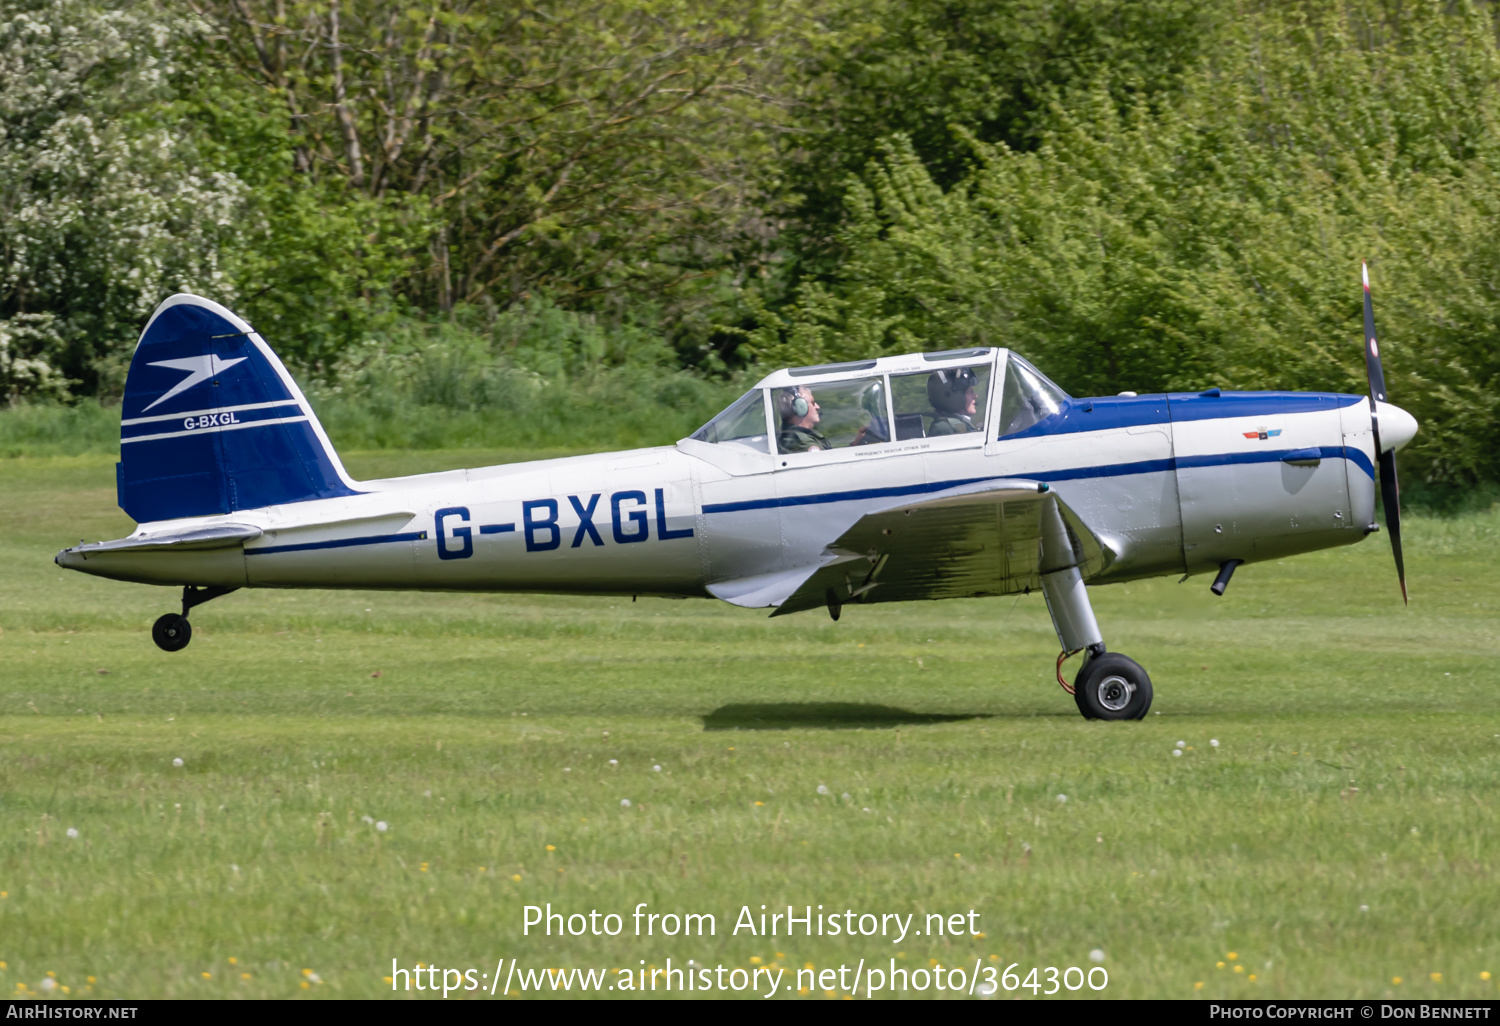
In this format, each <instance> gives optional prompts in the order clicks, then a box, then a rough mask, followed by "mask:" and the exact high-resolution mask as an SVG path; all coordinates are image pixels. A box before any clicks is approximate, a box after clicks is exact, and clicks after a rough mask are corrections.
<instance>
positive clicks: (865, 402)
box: [849, 380, 891, 445]
mask: <svg viewBox="0 0 1500 1026" xmlns="http://www.w3.org/2000/svg"><path fill="white" fill-rule="evenodd" d="M859 405H860V406H861V407H862V408H863V409H864V411H865V412H866V413H867V414H869V415H870V419H869V421H867V422H866V423H865V426H864V427H862V428H860V429H859V431H858V432H857V433H856V434H855V436H854V441H852V442H850V443H849V444H850V445H873V444H875V443H876V442H889V441H890V440H891V432H890V428H888V427H887V426H886V423H885V387H884V386H883V385H882V384H881V383H880V382H879V381H878V380H877V381H875V382H874V383H872V384H871V385H870V387H868V388H866V389H865V390H864V391H863V392H862V393H860V396H859Z"/></svg>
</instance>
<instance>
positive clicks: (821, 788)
mask: <svg viewBox="0 0 1500 1026" xmlns="http://www.w3.org/2000/svg"><path fill="white" fill-rule="evenodd" d="M818 793H819V794H827V793H828V785H827V784H819V785H818Z"/></svg>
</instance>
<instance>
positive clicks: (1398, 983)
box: [1391, 976, 1401, 987]
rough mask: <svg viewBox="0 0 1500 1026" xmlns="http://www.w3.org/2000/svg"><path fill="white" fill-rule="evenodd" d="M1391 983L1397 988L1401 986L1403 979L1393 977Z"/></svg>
mask: <svg viewBox="0 0 1500 1026" xmlns="http://www.w3.org/2000/svg"><path fill="white" fill-rule="evenodd" d="M1391 983H1392V985H1394V986H1397V987H1399V986H1401V977H1399V976H1392V977H1391Z"/></svg>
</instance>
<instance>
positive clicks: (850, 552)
mask: <svg viewBox="0 0 1500 1026" xmlns="http://www.w3.org/2000/svg"><path fill="white" fill-rule="evenodd" d="M1044 538H1045V539H1046V542H1045V544H1044ZM1114 554H1115V553H1114V546H1111V545H1109V544H1107V542H1106V541H1104V540H1102V539H1101V538H1100V537H1098V536H1097V535H1095V534H1094V533H1093V532H1092V531H1090V530H1089V529H1088V527H1087V526H1086V525H1085V524H1084V523H1083V521H1082V520H1081V519H1080V518H1079V517H1078V516H1077V515H1076V514H1075V513H1074V512H1073V511H1072V510H1070V509H1068V507H1067V506H1066V505H1064V504H1063V503H1062V502H1061V501H1060V500H1059V499H1058V498H1057V496H1056V495H1055V494H1053V493H1051V492H1050V491H1049V489H1048V486H1047V485H1045V484H1042V483H1039V482H1036V481H1018V480H1002V481H989V482H982V483H980V484H976V485H967V486H964V487H961V488H954V489H950V490H948V491H945V492H939V493H937V494H935V495H932V496H928V497H926V498H924V499H922V500H921V501H917V502H902V503H899V504H896V505H892V506H889V507H886V508H883V509H878V510H874V511H872V512H869V513H866V514H865V515H864V516H863V517H861V518H860V519H859V520H858V521H856V522H855V524H854V525H853V526H852V527H850V528H849V529H848V530H847V531H845V532H844V533H843V534H842V535H840V536H839V537H838V538H837V539H835V540H834V541H833V542H831V543H830V544H829V545H828V547H827V548H826V549H825V550H824V551H823V553H822V559H821V561H820V562H819V563H818V564H817V565H816V566H810V567H801V568H798V569H795V570H786V571H780V572H777V573H772V574H764V575H761V576H759V577H754V578H744V579H741V580H738V581H726V582H721V583H719V584H716V585H712V586H711V587H710V589H709V590H710V591H711V592H712V593H713V594H714V595H716V596H717V597H719V598H722V599H725V600H726V601H729V602H734V603H735V604H737V605H746V606H765V605H774V606H776V607H777V609H776V612H775V613H773V614H772V615H773V616H780V615H782V614H783V613H795V612H799V611H800V610H803V609H813V608H816V607H818V606H823V605H827V604H829V593H830V592H832V594H833V598H834V601H835V602H836V603H838V604H843V603H847V602H910V601H915V600H919V599H940V598H965V597H972V596H979V595H1006V594H1013V593H1015V592H1021V591H1029V590H1031V589H1033V588H1039V587H1041V573H1042V572H1043V570H1044V569H1045V570H1048V571H1050V570H1056V569H1062V568H1063V567H1065V566H1078V567H1079V568H1080V569H1081V570H1082V571H1083V575H1084V576H1085V577H1090V576H1092V575H1094V574H1096V573H1098V572H1099V571H1100V570H1102V569H1104V567H1106V566H1108V565H1109V563H1110V562H1112V561H1113V559H1114Z"/></svg>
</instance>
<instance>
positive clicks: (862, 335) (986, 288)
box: [751, 0, 1500, 480]
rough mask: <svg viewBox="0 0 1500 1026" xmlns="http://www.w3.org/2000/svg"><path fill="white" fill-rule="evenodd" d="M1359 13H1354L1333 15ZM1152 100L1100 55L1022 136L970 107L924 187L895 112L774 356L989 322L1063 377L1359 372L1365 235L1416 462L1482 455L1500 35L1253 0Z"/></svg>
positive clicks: (1465, 18)
mask: <svg viewBox="0 0 1500 1026" xmlns="http://www.w3.org/2000/svg"><path fill="white" fill-rule="evenodd" d="M1356 30H1358V31H1356ZM1213 53H1214V56H1213V59H1212V60H1211V61H1204V62H1203V63H1202V64H1201V65H1200V66H1199V67H1198V68H1196V69H1195V71H1194V72H1193V74H1191V75H1190V76H1187V77H1186V78H1185V80H1184V82H1183V85H1182V90H1181V95H1180V97H1179V98H1178V99H1177V100H1176V101H1175V102H1173V103H1172V104H1169V105H1164V106H1162V107H1160V108H1159V109H1158V108H1157V107H1155V106H1154V105H1153V104H1152V103H1151V102H1149V101H1148V100H1146V99H1140V100H1137V101H1135V102H1132V103H1131V104H1129V105H1127V106H1126V108H1125V109H1123V110H1122V109H1120V106H1119V105H1118V103H1117V102H1116V99H1115V93H1114V92H1113V91H1112V90H1111V82H1110V80H1109V73H1108V72H1107V71H1106V72H1101V74H1100V76H1099V77H1098V79H1097V80H1096V82H1095V84H1094V86H1093V88H1092V89H1091V90H1090V92H1089V93H1088V94H1087V95H1086V96H1084V97H1083V98H1081V99H1079V100H1077V101H1076V102H1075V103H1074V104H1073V105H1071V106H1068V107H1063V106H1058V107H1055V108H1054V110H1053V119H1052V122H1051V124H1050V127H1049V128H1048V130H1047V131H1046V132H1045V133H1044V135H1043V137H1042V141H1041V144H1040V145H1039V146H1038V147H1037V149H1036V150H1035V151H1033V152H1025V153H1023V152H1017V151H1015V150H1013V149H1011V148H1009V147H1007V146H1006V145H1004V144H1003V143H996V144H988V143H985V142H984V141H982V140H980V139H978V138H976V137H974V136H973V135H970V137H969V139H970V145H971V147H972V150H973V153H974V154H975V159H976V161H977V162H978V164H979V166H978V167H977V168H976V170H975V171H974V172H973V173H971V174H969V175H967V176H965V177H964V178H963V179H962V180H960V181H959V182H957V183H956V184H954V185H953V186H952V187H950V188H947V189H944V188H943V187H942V186H941V185H940V184H939V183H938V182H937V181H936V180H935V178H934V175H933V173H932V171H931V170H930V169H929V168H928V167H927V166H926V165H925V164H924V162H923V161H922V160H921V159H920V156H919V155H918V153H917V152H916V150H915V148H914V146H913V145H912V143H911V142H910V140H908V139H906V138H905V137H900V136H898V137H895V138H894V139H892V140H890V141H888V142H887V143H886V144H885V147H884V153H883V157H882V159H881V160H879V161H877V162H876V163H874V164H873V165H872V166H871V167H870V168H869V170H868V171H867V173H866V174H865V175H864V176H863V177H862V178H861V179H859V180H856V181H854V182H851V183H850V186H849V193H848V199H847V201H846V204H845V208H844V210H845V220H844V222H843V224H842V226H841V228H840V236H839V241H840V243H841V247H842V250H843V252H845V253H846V254H848V255H847V257H846V258H845V259H844V260H843V261H842V262H841V263H840V264H839V266H838V268H837V269H836V271H834V272H833V273H831V274H828V275H826V276H823V277H821V278H817V279H812V280H808V281H805V282H803V283H802V284H801V285H800V286H799V289H798V292H797V295H796V300H795V302H794V303H793V304H792V305H791V306H789V307H788V308H785V309H783V310H780V311H776V310H770V309H767V310H765V311H763V315H762V322H761V324H760V326H759V327H758V328H757V329H756V330H755V331H754V332H753V333H752V334H751V339H752V342H753V344H754V346H755V348H756V350H757V352H758V353H759V354H760V355H761V356H762V358H763V359H766V360H768V361H771V362H777V363H780V362H800V361H819V360H828V359H842V358H848V357H854V356H863V355H868V354H871V353H880V352H896V351H902V350H908V349H912V348H928V349H932V348H942V347H945V346H948V345H960V344H992V345H1009V346H1014V347H1016V348H1019V349H1020V350H1022V351H1023V352H1026V353H1027V354H1029V355H1031V356H1032V357H1033V358H1034V359H1036V360H1038V361H1040V362H1041V364H1042V365H1043V366H1044V367H1047V368H1048V369H1049V370H1050V371H1051V372H1052V373H1053V374H1054V375H1055V376H1057V377H1058V379H1059V381H1060V382H1061V383H1062V384H1064V386H1065V387H1068V388H1070V389H1071V390H1073V391H1075V392H1079V393H1084V394H1090V393H1093V394H1097V393H1100V392H1107V391H1114V390H1117V389H1119V388H1130V389H1135V390H1138V391H1147V390H1158V389H1168V388H1197V387H1206V386H1209V385H1215V384H1217V385H1222V386H1225V387H1236V388H1272V387H1280V388H1308V389H1333V390H1343V391H1355V392H1360V393H1363V392H1364V391H1365V390H1366V388H1365V383H1364V376H1363V365H1362V360H1361V356H1360V347H1359V345H1358V343H1357V340H1358V339H1359V338H1360V336H1361V334H1362V329H1361V327H1360V293H1359V288H1358V277H1357V275H1358V269H1359V261H1360V258H1361V257H1366V258H1368V259H1369V260H1370V262H1371V265H1372V269H1373V270H1372V273H1373V274H1374V276H1375V290H1376V293H1375V294H1376V296H1377V299H1378V311H1379V314H1378V316H1379V322H1380V324H1381V326H1382V335H1383V338H1384V339H1385V340H1386V341H1385V343H1384V346H1383V350H1384V353H1385V355H1386V365H1387V374H1388V375H1389V376H1390V378H1391V382H1390V392H1391V395H1392V396H1393V397H1394V398H1395V399H1396V400H1397V401H1398V402H1400V403H1401V404H1402V405H1404V406H1407V407H1408V408H1410V409H1411V410H1412V412H1413V413H1414V414H1416V416H1417V417H1418V419H1419V420H1421V421H1422V422H1423V431H1422V434H1421V435H1419V436H1418V440H1417V442H1416V443H1415V445H1414V449H1413V452H1414V455H1416V456H1417V459H1418V463H1419V465H1420V467H1421V472H1422V473H1423V474H1424V475H1426V476H1428V477H1431V478H1434V479H1438V480H1444V479H1473V478H1474V477H1478V476H1491V475H1494V474H1495V473H1496V472H1497V471H1500V464H1497V462H1496V458H1495V455H1494V453H1495V451H1496V444H1497V442H1500V437H1497V434H1496V428H1495V426H1494V425H1495V424H1496V417H1497V413H1500V410H1497V406H1496V403H1497V400H1496V398H1495V396H1496V387H1495V386H1496V384H1497V381H1496V372H1497V370H1500V367H1497V364H1496V358H1495V353H1494V346H1493V339H1494V337H1495V325H1496V322H1497V318H1500V290H1497V288H1496V282H1495V277H1494V273H1495V268H1496V266H1497V257H1500V252H1497V250H1496V240H1495V234H1494V232H1493V228H1492V226H1493V224H1494V223H1495V217H1496V214H1497V212H1500V211H1497V201H1500V150H1497V139H1496V134H1495V128H1496V126H1497V123H1500V122H1497V116H1500V99H1497V98H1500V58H1497V53H1496V47H1495V41H1494V35H1493V32H1492V28H1491V26H1490V24H1489V22H1488V20H1487V19H1486V18H1484V17H1483V16H1482V15H1481V14H1479V13H1478V12H1477V11H1475V10H1474V9H1473V8H1466V9H1465V10H1464V11H1463V12H1462V14H1461V15H1460V16H1453V15H1449V14H1447V13H1446V12H1445V11H1444V10H1443V9H1442V8H1441V7H1439V6H1437V5H1427V6H1424V7H1420V8H1416V9H1414V10H1409V11H1408V12H1407V14H1406V17H1405V18H1404V19H1402V20H1401V21H1399V22H1397V21H1395V20H1394V19H1391V20H1384V19H1382V18H1381V17H1380V10H1379V9H1378V8H1377V7H1375V6H1374V5H1346V4H1344V3H1339V2H1335V0H1326V2H1318V3H1308V4H1304V5H1300V6H1299V7H1297V8H1292V9H1288V8H1283V7H1279V6H1278V7H1271V8H1268V9H1267V10H1264V11H1261V12H1259V13H1258V14H1257V16H1256V17H1255V18H1253V19H1251V20H1249V21H1247V22H1245V23H1243V24H1240V25H1236V26H1234V27H1232V28H1226V29H1225V30H1224V34H1223V36H1222V38H1221V39H1220V41H1219V42H1218V43H1217V44H1216V46H1215V47H1214V51H1213Z"/></svg>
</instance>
